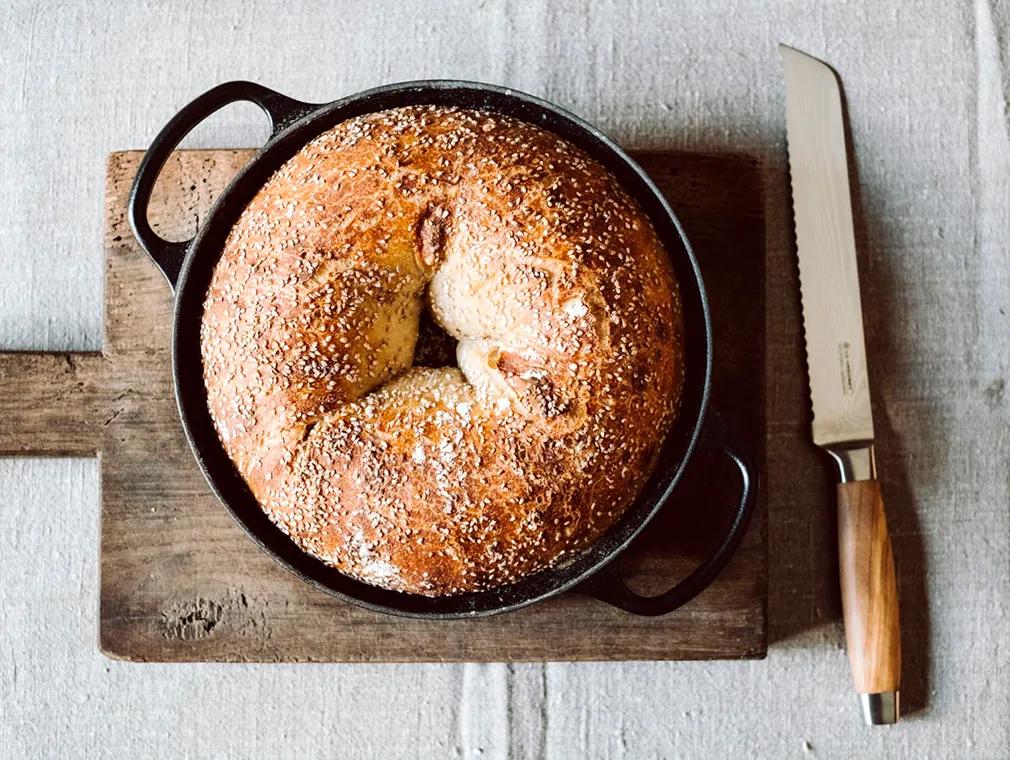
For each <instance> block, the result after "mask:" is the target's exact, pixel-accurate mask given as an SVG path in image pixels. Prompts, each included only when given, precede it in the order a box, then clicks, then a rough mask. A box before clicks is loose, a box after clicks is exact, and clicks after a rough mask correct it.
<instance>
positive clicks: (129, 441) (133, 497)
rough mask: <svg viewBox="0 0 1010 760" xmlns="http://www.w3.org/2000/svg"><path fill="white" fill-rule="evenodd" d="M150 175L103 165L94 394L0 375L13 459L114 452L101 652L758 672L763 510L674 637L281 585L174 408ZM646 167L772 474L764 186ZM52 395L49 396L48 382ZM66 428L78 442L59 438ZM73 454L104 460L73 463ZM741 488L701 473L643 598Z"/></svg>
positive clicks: (178, 227)
mask: <svg viewBox="0 0 1010 760" xmlns="http://www.w3.org/2000/svg"><path fill="white" fill-rule="evenodd" d="M251 153H252V152H251V151H243V150H223V151H181V152H178V153H177V154H175V156H173V158H172V159H171V160H170V162H169V164H168V166H167V167H166V170H165V172H164V174H163V178H162V180H161V182H160V183H159V189H158V191H157V193H156V198H155V202H154V204H153V206H152V210H151V219H152V223H153V224H156V225H157V229H159V230H160V231H161V232H162V234H164V235H165V236H166V237H170V238H175V239H185V238H186V237H188V236H189V235H191V234H192V233H193V232H194V231H195V230H196V228H197V226H198V224H199V222H200V220H201V219H202V218H203V215H204V214H206V212H207V210H208V208H209V206H210V204H211V202H212V200H213V197H214V196H215V195H216V194H217V193H218V192H220V190H221V189H222V188H223V187H224V186H225V184H226V183H227V181H228V180H229V179H230V177H231V176H232V175H233V174H234V172H235V171H237V170H238V169H239V168H240V167H241V166H242V165H243V164H244V163H245V162H246V160H248V158H249V156H250V155H251ZM141 155H142V154H141V153H140V152H137V151H131V152H125V153H115V154H113V155H112V156H110V159H109V163H108V182H107V202H106V258H107V269H106V289H107V292H106V303H107V307H106V345H105V352H106V353H105V356H104V358H103V357H98V356H91V357H87V358H86V360H85V359H82V358H71V359H70V360H69V361H70V362H71V363H77V364H78V365H79V367H81V366H84V365H83V364H81V362H82V361H84V362H85V364H86V372H87V381H86V383H85V385H84V387H83V389H82V390H80V391H78V390H76V389H77V385H76V383H77V382H79V379H75V378H74V377H73V376H69V375H67V371H66V370H62V371H59V370H61V368H62V367H66V365H67V361H68V360H67V359H65V358H63V357H52V356H47V355H33V356H35V358H34V359H31V360H27V361H28V363H27V364H25V363H24V362H25V361H26V360H24V359H18V358H17V356H14V357H13V358H12V357H11V356H9V355H0V373H2V372H4V370H7V373H6V374H0V391H7V390H8V389H9V390H10V393H3V394H2V395H3V396H5V397H9V396H11V395H12V394H23V395H20V397H19V398H20V399H21V400H17V401H13V400H8V401H3V400H0V404H2V406H0V413H8V412H9V413H10V414H11V415H13V416H12V417H11V419H12V420H13V421H14V423H15V424H14V425H13V427H14V429H15V430H14V432H8V431H7V430H6V428H0V430H3V431H4V432H0V451H5V450H7V451H11V452H18V453H21V452H25V451H28V450H33V451H34V450H39V449H40V447H49V448H48V449H46V450H47V451H48V450H51V451H52V453H89V452H93V451H95V450H96V449H99V450H100V451H101V456H102V528H101V544H102V557H101V592H100V597H101V623H100V645H101V647H102V650H103V651H105V652H106V653H107V654H109V655H110V656H113V657H121V658H126V659H131V660H142V661H195V660H220V661H248V660H257V661H461V660H465V661H499V660H517V661H518V660H612V659H613V660H617V659H638V660H649V659H709V658H738V657H761V656H763V655H764V652H765V649H766V621H765V597H766V583H767V557H766V547H765V519H764V512H763V510H762V511H761V512H760V514H759V516H758V518H757V519H756V521H755V524H754V525H753V526H752V527H751V529H750V531H749V532H748V535H747V536H746V538H745V540H744V542H743V544H742V546H741V547H740V550H739V552H738V554H737V555H736V556H735V557H734V559H733V561H732V562H731V563H730V565H729V566H728V567H727V568H726V570H725V571H724V572H723V573H722V575H721V576H720V577H719V578H718V579H717V580H716V582H715V583H714V584H713V585H712V586H711V587H710V588H709V589H708V590H706V591H705V592H704V593H703V594H702V595H701V596H700V597H698V598H697V599H696V600H695V601H693V602H692V603H690V604H689V605H687V606H686V607H684V608H683V609H682V610H680V611H678V612H676V613H674V614H671V615H667V616H664V617H660V618H640V617H635V616H632V615H628V614H626V613H623V612H620V611H618V610H615V609H611V608H609V607H607V606H606V605H604V604H602V603H600V602H597V601H594V600H591V599H588V598H584V597H577V596H565V597H561V598H558V599H554V600H550V601H548V602H546V603H543V604H540V605H536V606H535V607H533V608H529V609H526V610H521V611H519V612H516V613H512V614H509V615H504V616H499V617H496V618H493V619H490V620H477V621H455V622H449V623H431V622H423V621H411V620H403V619H399V618H393V617H388V616H384V615H379V614H376V613H371V612H368V611H365V610H361V609H358V608H356V607H353V606H349V605H347V604H343V603H340V602H338V601H336V600H334V599H332V598H330V597H329V596H327V595H325V594H323V593H321V592H318V591H316V590H314V589H312V588H310V587H309V586H307V585H306V584H304V583H302V582H301V581H300V580H298V579H297V578H295V577H294V576H292V575H290V574H289V573H287V572H285V571H284V570H283V569H281V568H280V567H279V566H277V565H276V564H275V563H274V562H273V561H272V560H271V559H270V558H269V557H267V556H266V555H265V554H263V553H262V552H261V551H260V550H259V549H258V548H257V547H256V546H255V545H254V544H253V542H252V541H250V540H249V539H248V538H247V537H246V536H245V535H244V533H243V532H242V531H241V529H239V528H238V527H237V526H236V525H235V524H234V523H233V522H232V520H231V519H230V518H229V516H228V515H227V512H226V511H225V510H224V509H223V508H222V507H221V505H220V504H219V503H218V502H217V501H216V499H215V498H214V496H213V495H212V494H211V493H210V490H209V488H208V487H207V485H206V483H205V482H204V480H203V478H202V476H201V474H200V473H199V470H198V468H197V466H196V463H195V462H194V460H193V457H192V455H191V454H190V452H189V449H188V447H187V445H186V442H185V438H184V436H183V433H182V429H181V426H180V423H179V420H178V413H177V410H176V407H175V402H174V399H173V395H172V380H171V366H170V335H171V313H172V302H171V295H170V293H169V289H168V286H167V284H166V283H165V282H164V280H163V279H162V277H161V275H160V274H159V273H158V272H157V270H156V269H155V267H154V266H153V264H151V262H149V261H148V260H147V258H146V256H144V254H143V253H142V252H141V250H140V249H139V247H138V246H137V244H136V242H135V241H134V239H133V236H132V234H131V233H130V231H129V228H128V225H127V223H126V220H125V215H124V214H125V203H126V194H127V192H128V190H129V184H130V181H131V180H132V177H133V173H134V171H135V169H136V165H137V162H138V161H139V158H140V156H141ZM639 158H640V160H641V161H642V162H643V164H644V165H645V167H646V169H647V170H648V171H649V172H650V174H652V175H653V177H654V178H655V179H656V180H657V182H658V183H659V184H660V185H661V187H663V188H664V190H665V191H666V192H667V193H668V194H669V196H670V199H671V201H672V202H673V203H674V206H675V208H676V209H677V210H678V212H679V213H680V215H681V217H682V221H683V222H684V224H685V227H686V229H687V232H688V235H689V236H690V237H691V239H692V241H693V243H694V245H695V248H696V249H697V252H698V256H699V258H700V260H701V262H702V267H703V270H704V273H705V276H706V278H707V282H708V286H709V290H710V298H711V301H712V311H713V314H714V327H715V331H716V336H717V351H716V383H715V390H714V399H715V402H716V403H717V404H718V405H719V407H720V408H721V409H722V410H723V411H724V413H725V416H726V417H727V418H729V419H730V420H732V421H733V422H734V423H735V424H736V426H737V427H738V428H739V429H740V430H741V432H742V434H743V435H744V437H745V438H746V439H747V440H748V441H749V442H750V444H751V445H752V447H753V448H754V450H755V451H756V452H759V453H760V454H762V457H763V451H764V440H765V431H764V413H763V410H764V379H763V378H764V289H763V279H764V226H763V216H762V211H763V195H762V176H761V167H760V166H759V165H757V164H756V163H755V162H754V161H753V160H751V159H749V158H747V157H743V156H720V155H712V156H703V155H695V154H640V155H639ZM19 362H20V363H19ZM61 362H62V364H61ZM11 368H16V369H11ZM81 371H82V370H81V369H80V368H79V369H78V373H80V372H81ZM45 375H52V376H53V377H51V378H49V379H48V380H45V381H42V380H40V378H41V377H43V376H45ZM64 375H67V376H66V377H64ZM47 388H50V389H51V388H55V389H56V390H58V391H60V392H61V393H63V394H64V396H61V398H64V401H61V402H60V403H57V404H52V403H50V407H51V408H50V409H49V411H46V412H44V414H43V416H41V417H40V416H38V414H31V413H28V412H26V411H24V409H27V408H28V405H27V404H24V403H23V400H24V399H29V400H31V401H32V403H33V404H36V403H38V404H42V405H43V406H45V399H46V398H47V397H48V395H51V393H49V392H48V391H47V390H46V389H47ZM47 394H48V395H47ZM65 394H69V395H65ZM15 407H24V409H22V411H20V412H19V411H17V409H15ZM67 420H70V421H71V422H70V423H66V421H67ZM75 420H76V422H75ZM68 424H69V427H67V428H66V429H67V430H68V431H69V432H67V433H65V434H64V433H59V432H54V431H59V430H60V429H61V427H60V426H61V425H64V426H66V425H68ZM75 426H76V427H75ZM7 427H8V428H9V427H11V426H7ZM78 428H80V429H78ZM74 436H77V437H76V438H74ZM87 436H92V437H91V438H87ZM70 440H87V441H89V442H90V443H89V444H88V445H86V446H84V445H78V447H77V448H73V447H72V446H70V443H68V441H70ZM38 441H43V442H44V443H37V442H38ZM29 442H36V443H34V444H33V445H34V446H35V448H34V449H28V448H25V446H27V445H28V443H29ZM89 447H90V448H89ZM729 472H730V470H728V469H724V468H722V467H721V465H720V464H719V463H718V462H716V461H699V463H698V464H697V465H695V466H693V467H692V472H691V473H690V475H689V477H688V479H687V482H685V483H684V485H683V487H681V488H678V494H677V499H676V503H675V504H672V505H671V506H670V508H669V509H667V510H665V512H664V514H663V515H662V516H661V518H660V519H658V520H657V522H656V524H655V525H654V527H652V528H650V530H649V531H647V533H646V535H645V536H644V537H643V539H642V540H641V541H639V542H638V543H637V545H636V546H635V547H634V548H633V549H632V550H631V551H629V553H628V556H627V557H626V558H625V559H624V560H623V562H624V567H625V569H626V574H627V575H628V576H629V583H631V584H632V585H633V586H634V587H636V588H639V589H656V590H658V589H660V588H663V587H665V586H668V585H669V584H670V583H671V582H672V581H673V580H674V579H675V578H677V577H682V576H683V575H685V574H686V573H687V572H689V571H690V569H691V567H692V566H693V563H694V562H695V561H697V558H698V557H699V556H701V554H702V553H703V552H704V550H705V549H706V547H707V546H708V545H709V543H710V542H711V541H712V540H713V539H714V537H715V535H716V534H717V533H718V530H719V526H720V524H721V520H722V519H723V517H724V516H725V514H726V510H727V509H728V507H729V505H730V502H731V501H732V499H733V487H732V483H730V484H727V483H726V482H725V476H726V474H727V473H729Z"/></svg>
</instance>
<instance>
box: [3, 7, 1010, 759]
mask: <svg viewBox="0 0 1010 760" xmlns="http://www.w3.org/2000/svg"><path fill="white" fill-rule="evenodd" d="M1008 28H1010V12H1008V9H1007V8H1006V7H1005V6H1003V5H1001V4H1000V3H993V2H986V1H985V0H977V1H976V2H974V3H970V2H953V3H947V2H930V3H891V2H886V3H885V2H870V1H866V2H851V3H846V2H831V3H824V4H819V5H816V6H814V5H813V4H810V3H804V2H789V3H773V2H748V1H747V0H724V1H721V2H710V3H705V4H702V3H695V2H686V1H684V0H678V1H677V2H666V3H664V2H658V1H650V0H626V1H625V2H617V1H616V0H598V1H590V0H581V1H579V2H570V3H546V2H502V3H499V2H490V1H488V2H475V3H425V2H423V1H422V0H400V1H399V2H394V1H390V2H378V1H376V0H372V1H371V2H344V3H321V2H320V3H312V2H303V1H301V0H289V1H288V2H284V3H277V4H269V3H265V2H255V1H250V0H245V1H239V0H218V1H217V2H198V1H197V0H180V1H179V2H174V3H169V2H164V3H141V2H125V1H124V2H106V3H69V4H58V3H44V4H41V3H40V4H36V3H28V2H21V1H20V0H16V1H15V3H14V4H13V6H11V5H5V7H3V8H2V9H0V74H2V76H0V95H2V97H0V347H2V348H8V349H10V348H19V349H20V348H34V349H97V348H98V347H99V346H100V344H101V313H102V306H101V303H102V301H101V278H102V261H101V229H100V223H101V217H102V189H103V162H104V157H105V155H106V154H107V153H108V152H109V151H111V150H115V149H123V148H138V147H144V146H146V145H147V144H148V143H149V141H150V140H151V138H152V137H153V136H154V134H155V133H156V131H157V130H158V129H159V128H160V127H161V125H162V124H163V123H164V122H165V120H166V119H167V118H168V117H169V116H170V115H171V114H172V113H174V111H175V110H176V109H177V108H178V107H179V106H181V105H182V104H183V103H185V102H186V101H188V100H189V99H190V98H192V97H193V96H195V95H197V94H198V93H200V92H202V91H203V90H204V89H206V88H208V87H210V86H212V85H214V84H217V83H219V82H221V81H224V80H226V79H231V78H247V79H252V80H255V81H259V82H262V83H264V84H266V85H269V86H272V87H275V88H277V89H279V90H281V91H283V92H286V93H288V94H290V95H292V96H295V97H298V98H301V99H305V100H320V101H321V100H329V99H332V98H334V97H336V96H339V95H342V94H347V93H351V92H355V91H357V90H360V89H362V88H365V87H368V86H371V85H376V84H380V83H384V82H390V81H395V80H403V79H414V78H422V77H436V76H444V77H457V78H472V79H479V80H486V81H491V82H497V83H503V84H508V85H512V86H514V87H517V88H520V89H523V90H526V91H529V92H533V93H535V94H538V95H541V96H543V97H545V98H548V99H550V100H553V101H555V102H558V103H560V104H563V105H565V106H568V107H570V108H571V109H573V110H574V111H576V112H577V113H579V114H581V115H583V116H584V117H586V118H588V119H589V120H591V121H593V122H595V123H597V124H598V125H600V126H601V127H603V128H604V129H605V130H607V131H608V132H610V133H611V134H612V135H614V136H615V137H617V138H618V139H619V140H620V141H622V142H623V143H624V144H626V145H629V146H634V147H653V148H676V149H715V150H731V151H744V152H748V153H753V154H756V155H760V156H761V157H763V158H764V159H765V161H766V162H767V166H768V176H769V217H768V223H769V252H768V255H769V267H770V282H771V284H770V292H769V299H770V300H771V301H772V302H773V303H774V302H776V301H777V300H779V299H795V298H796V295H795V287H796V284H795V280H794V273H793V268H792V266H793V265H792V262H791V258H790V256H791V254H790V250H789V246H790V237H789V224H788V213H787V205H786V204H787V196H786V194H785V184H784V182H785V175H784V160H785V158H784V116H783V92H782V81H781V74H780V69H779V62H778V58H777V55H776V52H775V43H777V42H779V41H785V42H789V43H791V44H794V45H796V46H797V47H800V48H802V49H805V50H808V51H810V52H811V53H813V54H815V55H819V56H822V57H824V58H825V59H827V60H829V61H831V62H832V63H834V64H835V66H836V67H837V69H838V70H839V71H840V72H841V73H842V76H843V79H844V83H845V87H846V91H847V96H848V102H849V110H850V118H851V127H852V134H853V139H854V143H855V150H856V159H857V165H858V172H859V179H860V204H861V212H862V213H861V216H862V217H863V219H864V228H865V233H866V234H865V236H863V237H862V248H861V257H862V260H861V267H862V276H863V280H864V283H865V284H866V286H867V290H868V297H867V299H866V301H865V303H866V311H867V332H868V343H869V351H870V361H871V368H872V369H873V372H874V379H875V380H879V381H880V382H878V383H877V386H876V387H875V389H874V392H875V397H874V403H875V411H876V414H877V418H878V427H880V428H881V430H882V431H883V432H882V438H883V439H884V443H886V447H884V448H886V450H885V451H882V455H881V456H882V465H883V477H884V482H885V489H886V491H887V493H888V495H889V501H888V505H889V508H890V516H891V522H892V528H893V531H894V538H895V550H896V555H897V561H898V565H899V571H900V574H901V588H902V597H903V608H902V612H903V615H904V616H905V625H906V633H905V644H906V649H907V650H908V653H909V654H908V656H907V657H906V667H907V668H908V670H909V674H908V676H907V678H906V681H907V684H908V685H907V688H906V692H907V693H908V701H909V702H910V707H911V708H912V710H913V711H912V713H911V714H910V715H909V716H908V717H907V718H906V719H905V720H904V721H903V722H902V723H901V724H900V725H899V726H897V727H895V728H891V729H873V730H871V729H867V728H864V727H863V726H862V725H861V724H860V722H859V718H858V714H857V711H856V706H855V703H854V698H853V696H852V695H851V693H850V688H849V675H848V669H847V663H846V660H845V655H844V649H843V643H842V641H843V640H842V631H841V626H840V624H839V620H838V618H839V612H838V600H837V591H836V582H835V580H834V572H835V568H834V560H833V557H832V553H831V549H830V546H831V542H832V534H831V531H832V520H831V517H830V516H829V514H827V512H826V510H824V509H823V506H824V503H825V501H826V499H825V494H826V493H827V489H828V488H829V487H830V486H829V482H830V473H828V472H827V470H826V469H825V475H824V489H825V490H824V493H821V494H818V495H812V496H810V497H809V499H808V498H807V496H806V495H805V494H796V493H793V492H792V491H791V490H790V488H789V475H790V472H795V471H796V470H797V469H798V468H821V467H824V466H825V463H824V462H823V460H822V459H820V458H819V457H818V456H817V454H816V453H815V452H814V450H813V449H812V448H811V447H810V446H809V444H808V443H807V442H806V440H805V434H804V426H805V424H806V420H807V415H808V414H809V412H808V411H807V410H806V408H805V405H804V400H803V398H802V391H801V390H799V389H800V386H799V385H798V382H797V380H796V378H797V377H799V376H801V375H800V374H798V373H802V364H801V363H800V361H799V358H798V352H797V346H798V345H799V337H798V336H799V326H798V325H797V324H795V320H793V321H786V322H771V323H769V326H768V337H769V344H770V347H771V348H772V351H771V354H770V367H769V372H770V385H769V401H770V405H771V414H772V416H773V424H772V426H771V428H770V430H769V434H770V449H769V453H770V462H769V478H768V481H769V482H768V488H769V498H770V502H771V503H770V547H771V558H772V564H771V594H770V600H769V614H770V621H771V634H772V645H771V648H770V652H769V656H768V659H767V660H766V661H761V662H746V663H734V662H720V663H668V664H650V663H610V664H582V665H570V664H546V665H516V666H508V665H488V666H477V665H444V666H439V665H423V666H413V665H401V666H323V665H317V666H309V665H306V666H241V665H236V666H219V665H213V666H208V665H184V666H183V665H177V666H157V665H154V666H138V665H130V664H125V663H120V662H112V661H108V660H106V659H104V658H103V657H102V656H101V655H100V654H99V653H98V651H97V646H96V629H97V622H96V590H97V544H98V464H97V463H96V462H95V461H92V460H17V459H6V460H4V459H0V557H2V567H3V570H2V572H0V756H3V757H75V758H77V757H109V758H122V757H175V758H178V757H196V756H206V757H277V756H284V755H288V756H313V757H314V756H336V757H382V758H401V757H403V758H430V757H465V758H470V757H488V758H500V757H516V758H538V757H550V758H582V757H593V758H596V757H600V758H653V757H662V758H674V757H683V758H690V757H730V756H733V757H767V758H782V757H800V758H806V757H821V758H850V757H909V758H912V757H914V758H923V757H929V758H963V757H972V758H976V757H977V758H1006V757H1010V733H1008V732H1010V663H1008V659H1010V514H1008V512H1010V507H1008V501H1010V478H1008V474H1007V473H1008V470H1010V463H1008V453H1007V452H1008V448H1010V431H1008V427H1010V425H1008V416H1010V414H1008V406H1010V398H1008V394H1007V390H1006V385H1007V376H1008V373H1010V316H1008V309H1010V304H1008V303H1007V301H1008V294H1010V255H1008V243H1010V212H1008V195H1010V128H1008V127H1010V120H1008V112H1007V103H1008V97H1010V81H1008V56H1010V50H1008V47H1007V43H1008V37H1007V30H1008ZM264 134H265V124H264V123H263V119H262V117H261V116H260V115H259V114H258V112H257V111H256V110H255V109H254V108H253V107H252V106H248V107H244V106H235V107H232V108H231V109H229V110H227V111H226V112H223V113H222V114H220V115H219V116H218V117H217V118H215V119H214V120H213V121H212V122H210V123H208V124H207V125H206V126H205V127H204V128H203V129H201V130H200V131H199V132H198V133H197V134H195V135H194V136H193V138H192V139H191V140H189V141H188V144H190V145H192V146H215V147H216V146H222V145H255V144H258V143H259V142H260V141H261V140H262V138H263V135H264ZM789 302H790V303H791V302H792V301H789ZM755 329H761V326H755ZM0 424H2V423H0Z"/></svg>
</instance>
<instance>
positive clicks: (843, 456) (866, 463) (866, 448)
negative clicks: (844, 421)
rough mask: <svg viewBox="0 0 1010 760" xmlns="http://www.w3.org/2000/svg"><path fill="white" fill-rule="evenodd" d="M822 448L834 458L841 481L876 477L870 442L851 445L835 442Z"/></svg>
mask: <svg viewBox="0 0 1010 760" xmlns="http://www.w3.org/2000/svg"><path fill="white" fill-rule="evenodd" d="M823 448H824V450H825V451H826V452H828V454H830V455H831V458H832V459H833V460H835V464H836V465H837V466H838V474H839V477H840V478H841V481H842V482H843V483H851V482H852V481H855V480H876V479H877V460H876V456H875V455H874V452H873V443H872V442H861V443H856V444H852V445H843V444H835V445H833V446H825V447H823Z"/></svg>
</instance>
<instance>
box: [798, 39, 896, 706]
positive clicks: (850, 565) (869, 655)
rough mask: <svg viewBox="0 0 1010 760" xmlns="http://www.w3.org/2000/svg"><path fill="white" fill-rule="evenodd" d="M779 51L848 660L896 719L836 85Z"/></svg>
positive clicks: (884, 556) (868, 694) (888, 576)
mask: <svg viewBox="0 0 1010 760" xmlns="http://www.w3.org/2000/svg"><path fill="white" fill-rule="evenodd" d="M779 52H780V53H781V55H782V63H783V66H784V68H785V82H786V133H787V137H788V144H789V174H790V178H791V184H792V199H793V217H794V221H795V225H796V251H797V256H798V258H799V271H800V296H801V300H802V304H803V329H804V335H805V339H806V351H807V371H808V375H809V379H810V397H811V399H812V401H813V411H814V416H813V425H812V429H813V440H814V443H815V444H816V445H817V446H820V447H821V448H823V449H824V450H825V451H826V452H827V453H828V454H830V455H831V457H832V458H833V459H834V461H835V463H836V464H837V466H838V470H839V474H840V477H841V482H840V483H839V485H838V490H837V501H838V560H839V575H840V581H841V590H842V615H843V618H844V620H845V639H846V644H847V647H848V652H849V664H850V665H851V668H852V679H853V682H854V685H855V689H856V692H857V693H858V695H859V701H860V704H861V706H862V712H863V718H864V720H865V721H866V723H867V724H869V725H881V724H888V723H895V722H897V720H898V712H899V699H898V698H899V681H900V677H901V650H900V640H899V639H900V636H899V627H898V593H897V584H896V582H895V573H894V559H893V556H892V552H891V539H890V536H889V534H888V532H887V520H886V518H885V516H884V502H883V498H882V496H881V490H880V484H879V482H878V481H877V473H876V463H875V461H874V453H873V415H872V413H871V411H870V382H869V375H868V372H867V366H866V348H865V344H864V339H863V312H862V306H861V304H860V297H859V276H858V271H857V268H856V244H855V234H854V230H853V225H852V201H851V197H850V195H849V173H848V160H847V156H846V146H845V129H844V124H843V116H842V99H841V90H840V87H839V82H838V78H837V76H836V75H835V73H834V71H833V70H832V69H831V68H829V67H828V66H827V65H826V64H825V63H823V62H821V61H819V60H817V59H816V58H812V57H811V56H808V55H806V54H805V53H801V52H800V51H798V50H795V49H794V48H791V47H787V46H785V45H780V46H779Z"/></svg>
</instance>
